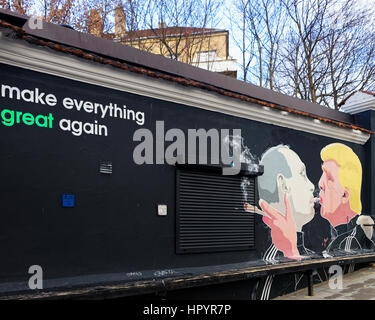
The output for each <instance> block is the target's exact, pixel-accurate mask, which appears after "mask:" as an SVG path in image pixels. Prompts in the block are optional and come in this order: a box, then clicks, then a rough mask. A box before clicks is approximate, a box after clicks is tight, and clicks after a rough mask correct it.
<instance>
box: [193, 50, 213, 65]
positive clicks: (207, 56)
mask: <svg viewBox="0 0 375 320" xmlns="http://www.w3.org/2000/svg"><path fill="white" fill-rule="evenodd" d="M215 60H216V51H215V50H213V51H202V52H198V53H197V62H205V61H215Z"/></svg>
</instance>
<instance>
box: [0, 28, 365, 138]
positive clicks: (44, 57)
mask: <svg viewBox="0 0 375 320" xmlns="http://www.w3.org/2000/svg"><path fill="white" fill-rule="evenodd" d="M0 63H5V64H9V65H13V66H17V67H21V68H25V69H30V70H34V71H39V72H43V73H47V74H51V75H55V76H59V77H63V78H68V79H72V80H77V81H81V82H84V83H90V84H93V85H98V86H102V87H107V88H111V89H115V90H119V91H124V92H131V93H134V94H138V95H141V96H147V97H152V98H156V99H160V100H166V101H171V102H174V103H179V104H184V105H188V106H191V107H196V108H200V109H205V110H210V111H215V112H220V113H224V114H228V115H231V116H235V117H241V118H245V119H250V120H255V121H259V122H262V123H268V124H273V125H276V126H281V127H285V128H290V129H294V130H298V131H304V132H309V133H313V134H316V135H320V136H326V137H330V138H334V139H339V140H344V141H349V142H353V143H357V144H361V145H363V144H365V143H366V141H367V140H368V139H369V138H370V134H367V133H364V132H361V131H359V130H352V129H349V128H341V127H338V126H335V125H332V124H327V123H324V122H322V121H319V120H313V119H309V118H307V117H303V116H298V115H293V114H290V113H288V112H283V111H282V112H280V111H278V110H274V109H271V108H268V107H262V106H260V105H258V104H255V103H247V102H244V101H240V100H238V99H235V98H229V97H223V96H221V95H219V94H217V93H212V92H209V91H206V90H201V89H197V88H193V87H190V88H187V87H184V86H181V85H178V84H177V83H170V82H169V81H166V80H161V79H153V78H151V77H148V76H144V75H140V74H136V73H133V72H127V71H125V70H120V69H116V68H114V67H112V66H107V65H101V64H98V63H95V62H91V61H87V60H85V59H80V58H78V57H74V56H72V55H68V54H65V53H60V52H55V51H53V50H52V49H47V48H45V47H38V46H35V45H30V44H28V43H26V42H24V41H21V40H15V39H9V38H5V37H4V36H3V35H2V34H1V32H0Z"/></svg>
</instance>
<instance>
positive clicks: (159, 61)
mask: <svg viewBox="0 0 375 320" xmlns="http://www.w3.org/2000/svg"><path fill="white" fill-rule="evenodd" d="M0 17H3V18H7V19H6V20H12V19H14V17H16V18H17V19H19V18H21V19H24V20H23V21H24V22H25V23H24V25H23V28H22V30H23V32H25V33H26V34H28V35H31V36H33V37H37V38H41V39H46V40H49V41H52V42H54V43H60V44H63V45H67V46H71V47H74V48H78V49H80V50H84V51H86V52H92V53H95V54H97V55H100V56H106V57H109V58H114V59H115V60H116V61H118V60H120V61H125V62H126V63H130V64H133V65H138V66H141V67H144V68H145V69H146V71H147V69H148V70H157V71H160V72H162V73H164V74H169V75H176V76H179V77H183V78H184V79H191V80H192V81H190V83H193V82H194V83H195V82H197V83H198V84H201V85H200V87H202V88H206V87H207V88H211V89H212V88H215V87H216V88H217V90H215V91H217V92H219V93H221V94H223V92H224V91H225V92H226V93H229V92H228V91H230V92H232V93H233V94H232V95H231V94H225V95H227V96H232V97H237V98H241V97H242V100H247V101H252V100H254V101H252V102H255V103H259V104H261V105H267V104H270V105H271V106H272V107H275V108H277V109H281V110H285V111H288V112H291V113H295V114H299V115H305V116H312V117H313V118H317V119H320V120H323V121H326V120H332V121H326V122H332V123H334V124H336V125H339V126H343V127H344V126H345V125H343V124H347V125H349V127H352V128H357V129H360V130H361V129H362V128H360V127H358V126H356V125H353V124H354V121H353V117H352V116H351V115H348V114H345V113H343V112H339V111H335V110H332V109H328V108H325V107H323V106H320V105H318V104H314V103H311V102H308V101H304V100H301V99H297V98H293V97H289V96H286V95H284V94H280V93H277V92H274V91H271V90H269V89H264V88H260V87H257V86H254V85H251V84H248V83H244V82H243V81H239V80H236V79H233V78H230V77H227V76H223V75H220V74H216V73H214V72H210V71H206V70H203V69H199V68H196V67H193V66H190V65H187V64H183V63H180V62H178V61H174V60H171V59H167V58H164V57H161V56H158V55H154V54H151V53H148V52H144V51H141V50H138V49H135V48H132V47H128V46H125V45H122V44H118V43H115V42H113V41H110V40H105V39H101V38H97V37H95V36H92V35H89V34H84V33H81V32H77V31H74V30H70V29H67V28H64V27H61V26H58V25H54V24H51V23H44V25H43V29H35V30H33V29H30V27H29V26H28V23H27V19H28V17H25V16H21V15H18V14H12V13H9V11H7V10H3V9H0ZM65 51H66V50H65ZM115 64H116V63H115ZM177 80H181V78H180V79H177ZM177 82H178V81H177ZM188 82H189V81H188ZM188 82H187V84H188ZM188 85H189V84H188ZM249 93H251V94H249ZM244 96H245V97H244ZM246 97H248V98H246ZM244 98H245V99H244ZM336 122H337V123H336ZM363 131H365V130H363ZM366 131H367V130H366Z"/></svg>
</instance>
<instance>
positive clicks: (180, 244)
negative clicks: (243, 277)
mask: <svg viewBox="0 0 375 320" xmlns="http://www.w3.org/2000/svg"><path fill="white" fill-rule="evenodd" d="M243 178H244V177H241V176H223V175H222V174H220V173H210V172H200V171H193V170H181V169H178V170H177V206H176V208H177V215H176V251H177V253H192V252H216V251H229V250H230V251H235V250H250V249H253V248H254V247H255V213H249V212H246V211H244V209H243V205H244V202H245V201H244V194H243V191H242V187H241V183H242V181H243V180H242V179H243ZM246 179H248V181H249V183H247V185H246V186H245V189H246V192H247V202H248V203H250V204H253V205H255V197H256V191H255V181H256V178H255V177H246Z"/></svg>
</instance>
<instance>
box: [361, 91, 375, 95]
mask: <svg viewBox="0 0 375 320" xmlns="http://www.w3.org/2000/svg"><path fill="white" fill-rule="evenodd" d="M361 92H362V93H367V94H371V95H372V96H375V93H374V92H370V91H365V90H361Z"/></svg>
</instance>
